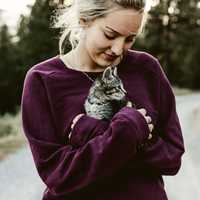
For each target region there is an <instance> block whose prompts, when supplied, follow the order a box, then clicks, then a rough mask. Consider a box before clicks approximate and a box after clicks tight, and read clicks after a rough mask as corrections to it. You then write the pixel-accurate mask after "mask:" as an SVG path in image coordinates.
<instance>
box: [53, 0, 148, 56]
mask: <svg viewBox="0 0 200 200" xmlns="http://www.w3.org/2000/svg"><path fill="white" fill-rule="evenodd" d="M117 8H133V9H134V10H136V11H138V12H141V13H142V12H144V14H147V12H145V0H74V1H73V3H72V5H70V6H66V7H65V8H62V9H58V10H56V12H55V15H54V16H53V18H52V19H53V21H52V27H53V28H60V30H61V36H60V39H59V52H60V54H61V55H62V54H64V51H65V46H66V42H67V40H69V42H70V44H71V46H72V48H75V47H76V46H77V44H78V42H79V40H80V38H81V35H82V32H83V27H82V26H81V25H80V23H79V20H80V19H82V20H84V21H92V20H95V19H97V18H100V17H105V16H106V14H108V13H110V12H112V11H113V10H115V9H117ZM146 19H147V15H144V17H143V22H142V25H141V30H140V32H142V29H143V27H144V24H145V23H146Z"/></svg>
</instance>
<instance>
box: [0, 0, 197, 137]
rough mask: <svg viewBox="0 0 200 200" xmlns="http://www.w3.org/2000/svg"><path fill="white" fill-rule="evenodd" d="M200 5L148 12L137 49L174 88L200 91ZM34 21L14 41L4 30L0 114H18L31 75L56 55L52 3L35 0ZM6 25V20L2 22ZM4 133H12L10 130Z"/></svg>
mask: <svg viewBox="0 0 200 200" xmlns="http://www.w3.org/2000/svg"><path fill="white" fill-rule="evenodd" d="M197 4H198V5H200V3H199V0H171V1H170V0H160V3H159V4H158V5H157V6H156V7H154V8H153V9H152V10H151V11H150V18H149V21H148V23H147V26H146V29H145V33H144V35H143V37H141V38H139V39H138V40H137V42H136V44H135V45H134V47H133V48H135V49H139V50H142V51H147V52H149V53H151V54H153V55H154V56H155V57H157V58H158V59H159V61H160V63H161V65H162V66H163V68H164V70H165V71H166V73H167V76H168V78H169V79H170V81H171V83H173V84H175V85H177V86H181V87H186V88H188V87H189V88H195V89H200V81H199V79H200V67H199V64H200V56H199V52H200V8H199V6H197ZM30 9H31V14H30V16H23V15H22V16H21V18H20V21H19V24H18V30H17V35H16V36H11V35H10V34H9V30H8V27H7V26H6V25H2V26H1V27H0V55H1V59H0V97H1V100H0V113H2V114H3V113H5V112H14V113H16V105H18V106H19V105H20V101H21V94H22V86H23V81H24V77H25V74H26V72H27V70H28V69H29V68H30V67H32V66H33V65H34V64H36V63H38V62H41V61H43V60H45V59H48V58H50V57H52V56H56V55H57V54H58V53H59V51H58V37H59V32H60V30H56V29H52V28H50V19H51V18H50V17H51V15H52V13H53V8H52V7H50V6H49V0H36V1H35V4H34V5H33V6H32V7H30ZM1 24H2V20H1ZM4 127H7V128H5V129H7V131H6V132H8V133H9V131H10V128H9V126H4Z"/></svg>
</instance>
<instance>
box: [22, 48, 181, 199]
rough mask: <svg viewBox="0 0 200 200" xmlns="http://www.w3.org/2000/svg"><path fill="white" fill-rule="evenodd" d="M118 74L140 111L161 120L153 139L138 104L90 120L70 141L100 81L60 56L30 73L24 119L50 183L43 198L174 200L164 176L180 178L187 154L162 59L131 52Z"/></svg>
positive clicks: (42, 174)
mask: <svg viewBox="0 0 200 200" xmlns="http://www.w3.org/2000/svg"><path fill="white" fill-rule="evenodd" d="M101 73H102V72H89V73H88V75H89V76H91V77H93V78H94V77H96V76H98V75H99V74H101ZM118 74H119V76H120V78H121V79H122V81H123V84H124V88H125V89H126V91H127V98H128V99H129V100H131V101H132V102H134V103H135V104H136V107H137V109H139V108H146V110H147V112H148V115H149V116H151V118H152V119H153V124H154V126H155V128H154V131H153V139H152V140H151V141H150V142H148V143H147V142H146V141H147V137H148V135H149V130H148V125H147V123H146V121H145V119H144V117H143V116H142V115H141V114H140V113H139V112H138V111H137V110H136V109H135V108H130V107H124V108H122V109H121V110H120V111H119V112H118V113H116V114H115V115H114V117H113V118H112V119H111V120H110V121H104V120H99V119H95V118H92V117H89V116H87V115H85V116H83V117H82V118H81V119H80V120H79V121H78V122H77V123H76V125H75V126H74V129H73V130H72V136H71V138H70V139H68V135H69V133H70V126H71V123H72V120H73V118H74V117H75V116H76V115H77V114H79V113H84V106H83V104H84V101H85V99H86V96H87V95H88V92H89V88H90V87H91V85H92V81H91V80H89V79H88V78H87V77H86V76H85V75H84V74H83V73H82V72H80V71H77V70H74V69H70V68H68V67H67V66H66V65H65V64H64V63H63V62H62V60H61V59H60V58H59V57H58V56H55V57H53V58H51V59H49V60H46V61H44V62H41V63H39V64H37V65H35V66H33V67H32V68H31V69H30V70H29V71H28V72H27V74H26V78H25V82H24V88H23V95H22V101H21V108H22V121H23V129H24V133H25V135H26V137H27V139H28V142H29V145H30V148H31V151H32V154H33V158H34V162H35V165H36V168H37V171H38V174H39V176H40V177H41V179H42V180H43V182H44V183H45V184H46V186H47V187H46V190H45V191H44V196H43V200H81V199H87V200H147V199H148V200H166V199H167V195H166V192H165V189H164V183H163V179H162V175H175V174H176V173H177V172H178V170H179V169H180V166H181V156H182V154H183V153H184V143H183V137H182V133H181V128H180V124H179V120H178V117H177V113H176V107H175V98H174V94H173V92H172V89H171V86H170V84H169V81H168V80H167V78H166V76H165V74H164V73H163V71H162V69H161V67H160V64H159V62H158V61H157V59H155V58H154V57H152V56H151V55H149V54H147V53H144V52H138V51H131V50H129V51H128V53H127V54H126V56H125V57H124V58H123V60H122V62H121V63H120V65H118ZM144 143H145V144H146V145H144V146H142V145H141V144H144ZM139 147H140V148H139Z"/></svg>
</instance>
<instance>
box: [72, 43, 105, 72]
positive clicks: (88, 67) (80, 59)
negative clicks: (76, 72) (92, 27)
mask: <svg viewBox="0 0 200 200" xmlns="http://www.w3.org/2000/svg"><path fill="white" fill-rule="evenodd" d="M85 49H86V47H85V46H84V44H83V42H81V41H80V42H79V44H78V46H77V47H76V48H75V49H74V50H72V54H73V57H74V59H75V62H76V65H77V66H76V67H79V69H80V70H81V71H88V72H89V71H91V72H100V71H103V70H104V68H103V67H101V66H99V65H97V64H96V63H95V62H94V61H93V60H92V58H91V57H90V56H89V55H88V53H87V51H86V50H85Z"/></svg>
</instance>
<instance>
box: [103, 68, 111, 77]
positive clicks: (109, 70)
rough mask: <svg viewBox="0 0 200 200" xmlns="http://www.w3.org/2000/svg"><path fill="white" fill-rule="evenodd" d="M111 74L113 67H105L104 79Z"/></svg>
mask: <svg viewBox="0 0 200 200" xmlns="http://www.w3.org/2000/svg"><path fill="white" fill-rule="evenodd" d="M111 76H112V69H111V67H107V68H106V69H105V71H104V72H103V76H102V80H104V79H105V80H107V79H109V77H111Z"/></svg>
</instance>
